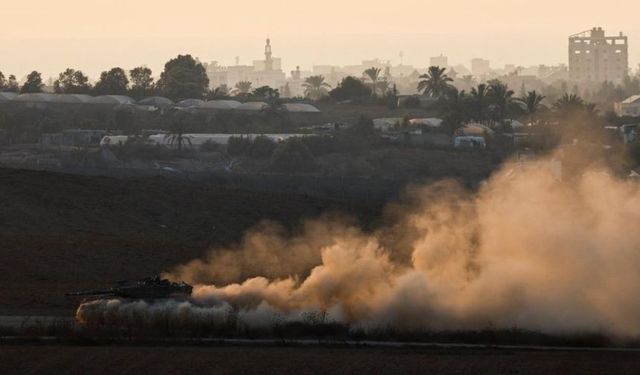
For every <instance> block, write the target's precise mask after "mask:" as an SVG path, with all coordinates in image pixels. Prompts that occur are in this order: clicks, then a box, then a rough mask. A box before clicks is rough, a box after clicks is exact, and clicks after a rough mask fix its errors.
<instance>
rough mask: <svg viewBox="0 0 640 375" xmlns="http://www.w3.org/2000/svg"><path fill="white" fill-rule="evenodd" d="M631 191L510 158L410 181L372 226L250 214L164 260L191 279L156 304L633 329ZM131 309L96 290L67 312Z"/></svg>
mask: <svg viewBox="0 0 640 375" xmlns="http://www.w3.org/2000/svg"><path fill="white" fill-rule="evenodd" d="M639 193H640V191H639V187H638V186H637V185H635V184H633V183H630V182H627V181H623V180H620V179H617V178H615V177H612V176H610V175H609V174H607V173H606V172H605V171H604V170H593V169H592V170H589V171H587V172H585V173H581V174H579V175H578V176H576V177H575V178H573V177H572V178H570V179H564V180H562V181H561V180H559V179H558V177H557V174H556V173H554V170H553V168H551V167H550V164H549V163H546V162H537V163H530V164H529V165H528V166H526V167H523V166H520V165H518V164H517V163H512V164H508V165H506V166H505V167H504V168H503V169H502V170H501V171H500V172H498V173H496V174H495V175H494V176H492V177H491V178H490V179H489V180H488V181H487V182H486V183H485V184H484V186H482V187H481V188H480V189H479V191H478V192H475V193H470V192H468V191H465V190H464V189H462V188H461V187H459V186H458V185H456V184H455V183H452V182H442V183H437V184H435V185H431V186H428V187H425V188H421V189H414V191H413V192H412V194H411V195H410V198H409V199H408V202H407V203H405V204H396V205H394V206H392V207H390V208H389V209H388V212H389V215H388V216H389V217H391V218H393V220H390V219H388V220H387V221H391V222H390V223H389V224H388V225H384V226H383V228H381V229H380V230H377V231H374V232H372V233H367V232H364V231H362V230H359V229H358V228H356V227H355V226H354V225H353V223H350V222H348V221H342V220H338V219H331V220H324V221H316V222H312V223H308V224H307V225H306V227H305V230H304V231H303V233H301V234H299V235H294V236H292V237H289V238H287V236H286V235H285V234H283V233H282V232H283V231H282V230H281V229H278V228H277V227H274V226H272V225H263V226H260V227H258V228H256V229H255V230H253V231H251V232H249V233H248V234H247V235H246V238H245V239H244V241H243V242H242V244H241V245H240V246H239V247H238V248H236V249H227V250H214V251H212V252H211V255H210V257H209V258H208V259H205V260H198V261H193V262H191V263H189V264H186V265H184V266H181V267H178V268H176V270H175V271H174V272H172V273H170V276H171V277H172V278H173V279H179V280H185V281H187V282H193V283H196V284H198V285H197V286H196V288H195V290H194V296H193V301H192V302H190V303H186V304H179V303H175V304H174V305H172V306H169V307H167V306H165V307H164V308H165V309H170V310H171V311H173V313H175V314H180V311H187V310H189V312H188V313H186V312H183V314H213V315H215V314H222V311H223V310H225V311H226V310H233V311H237V312H238V314H242V317H243V319H244V321H245V322H254V323H255V324H268V323H269V322H270V321H272V320H273V319H274V317H275V316H278V317H280V318H282V317H284V318H285V319H296V318H297V317H300V316H303V315H304V314H305V313H308V312H314V311H317V312H322V313H326V316H328V318H329V319H331V320H334V321H337V322H344V323H348V324H350V325H353V326H359V327H365V328H366V327H395V328H398V329H407V330H426V329H437V330H441V329H479V328H484V327H487V326H488V325H492V326H493V327H496V328H511V327H520V328H524V329H531V330H539V331H543V332H549V333H561V332H575V331H599V332H607V333H612V334H619V335H637V334H640V298H638V287H639V286H640V230H638V228H640V194H639ZM109 303H112V305H113V304H118V305H117V306H115V305H113V306H110V307H109ZM100 304H104V305H105V306H100ZM132 309H133V307H131V306H128V304H126V303H121V302H105V301H102V302H97V303H94V304H93V305H91V306H85V307H84V308H82V307H81V309H80V315H82V316H83V317H84V319H90V318H91V317H92V316H95V315H96V314H98V315H100V316H104V314H118V313H120V314H127V311H131V310H132ZM181 309H183V310H181ZM120 310H122V311H120ZM147 313H149V312H147ZM83 314H84V315H83ZM220 316H222V315H220Z"/></svg>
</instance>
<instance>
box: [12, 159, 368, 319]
mask: <svg viewBox="0 0 640 375" xmlns="http://www.w3.org/2000/svg"><path fill="white" fill-rule="evenodd" d="M332 211H333V212H352V213H355V214H356V215H359V216H360V217H365V218H366V217H372V216H375V215H376V213H375V209H370V208H365V207H362V206H357V205H354V204H350V203H348V202H334V201H330V200H319V199H312V198H309V197H304V196H296V195H291V194H273V193H252V192H243V191H229V190H224V189H219V188H216V187H215V186H207V185H204V184H197V183H191V182H185V181H179V180H170V179H166V178H142V179H113V178H102V177H83V176H72V175H63V174H54V173H46V172H34V171H20V170H7V169H0V244H1V245H0V257H1V259H2V262H0V301H2V303H1V304H0V315H14V314H15V315H69V314H71V313H72V312H73V311H74V309H75V307H76V305H77V303H78V301H77V300H69V299H67V298H65V297H64V293H66V292H69V291H72V290H76V289H81V290H82V289H91V288H98V287H100V288H104V287H107V286H109V285H110V283H112V282H114V281H117V280H122V279H137V278H143V277H147V276H149V275H154V274H157V273H159V272H162V271H165V270H167V269H169V268H170V267H172V266H175V265H177V264H181V263H183V262H186V261H189V260H191V259H194V258H197V257H200V256H202V255H203V254H204V253H205V252H206V251H207V249H209V248H211V247H216V246H221V245H226V244H229V243H232V242H235V241H237V240H239V239H240V238H241V236H242V233H243V232H244V231H245V230H247V229H249V228H250V227H252V226H254V225H255V224H257V223H258V222H259V221H260V220H264V219H268V220H274V221H277V222H280V223H282V224H284V225H285V226H288V227H289V228H294V227H295V226H296V225H298V224H299V223H300V222H301V221H302V220H303V219H304V218H310V217H316V216H318V215H320V214H323V213H327V212H332Z"/></svg>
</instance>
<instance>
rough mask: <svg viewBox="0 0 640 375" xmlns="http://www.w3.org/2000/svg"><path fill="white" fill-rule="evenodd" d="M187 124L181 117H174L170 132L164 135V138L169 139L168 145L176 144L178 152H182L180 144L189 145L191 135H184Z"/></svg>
mask: <svg viewBox="0 0 640 375" xmlns="http://www.w3.org/2000/svg"><path fill="white" fill-rule="evenodd" d="M186 132H187V124H186V122H185V121H184V119H182V118H178V117H176V118H175V119H174V121H173V123H172V124H171V127H170V133H169V134H167V135H165V136H164V138H165V139H166V140H168V141H169V144H170V145H172V146H173V145H175V144H177V145H178V152H182V146H183V145H185V144H187V143H188V144H189V145H191V136H188V135H186V134H185V133H186Z"/></svg>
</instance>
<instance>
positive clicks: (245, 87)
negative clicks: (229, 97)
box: [233, 81, 252, 95]
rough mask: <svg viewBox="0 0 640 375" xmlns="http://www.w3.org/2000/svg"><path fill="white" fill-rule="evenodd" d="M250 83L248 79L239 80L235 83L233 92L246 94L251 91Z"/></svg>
mask: <svg viewBox="0 0 640 375" xmlns="http://www.w3.org/2000/svg"><path fill="white" fill-rule="evenodd" d="M251 85H252V83H251V82H249V81H240V82H238V83H236V86H235V88H234V89H233V93H234V94H235V95H247V94H249V92H250V91H251Z"/></svg>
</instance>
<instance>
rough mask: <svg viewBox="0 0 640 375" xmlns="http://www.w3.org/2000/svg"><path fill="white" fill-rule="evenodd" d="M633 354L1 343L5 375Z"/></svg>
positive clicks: (621, 368) (600, 367) (333, 367)
mask: <svg viewBox="0 0 640 375" xmlns="http://www.w3.org/2000/svg"><path fill="white" fill-rule="evenodd" d="M639 369H640V356H639V355H638V353H632V352H578V351H530V350H507V349H409V348H407V349H373V348H339V347H312V348H302V347H244V346H243V347H234V346H230V347H126V346H125V347H80V346H0V373H2V374H52V373H53V374H62V373H65V374H89V373H91V374H193V373H210V374H313V373H318V374H444V375H446V374H474V375H476V374H519V375H527V374H532V375H533V374H536V375H537V374H637V373H638V371H639Z"/></svg>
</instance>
